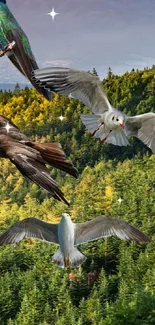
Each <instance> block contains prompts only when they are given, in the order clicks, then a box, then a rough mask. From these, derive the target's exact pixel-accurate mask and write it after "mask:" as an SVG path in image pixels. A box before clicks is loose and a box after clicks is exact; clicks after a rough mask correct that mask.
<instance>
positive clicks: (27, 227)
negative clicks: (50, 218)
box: [0, 218, 59, 246]
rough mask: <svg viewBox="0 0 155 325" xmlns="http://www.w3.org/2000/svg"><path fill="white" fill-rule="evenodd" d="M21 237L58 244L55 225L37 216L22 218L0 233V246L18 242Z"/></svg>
mask: <svg viewBox="0 0 155 325" xmlns="http://www.w3.org/2000/svg"><path fill="white" fill-rule="evenodd" d="M23 238H34V239H39V240H44V241H47V242H51V243H54V244H58V243H59V242H58V235H57V225H55V224H49V223H47V222H44V221H42V220H40V219H37V218H27V219H24V220H22V221H19V222H17V223H16V224H15V225H13V226H12V227H10V228H9V229H8V230H7V231H6V232H4V233H3V234H2V235H0V246H3V245H7V244H14V243H18V242H20V241H21V240H22V239H23Z"/></svg>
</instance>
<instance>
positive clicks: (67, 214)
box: [62, 213, 70, 220]
mask: <svg viewBox="0 0 155 325" xmlns="http://www.w3.org/2000/svg"><path fill="white" fill-rule="evenodd" d="M62 217H63V218H64V219H66V220H68V219H70V215H69V213H63V215H62Z"/></svg>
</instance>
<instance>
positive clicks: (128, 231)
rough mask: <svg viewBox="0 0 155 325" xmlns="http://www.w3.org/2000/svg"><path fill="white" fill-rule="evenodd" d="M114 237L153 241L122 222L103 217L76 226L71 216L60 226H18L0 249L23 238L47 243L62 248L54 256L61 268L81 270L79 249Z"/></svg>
mask: <svg viewBox="0 0 155 325" xmlns="http://www.w3.org/2000/svg"><path fill="white" fill-rule="evenodd" d="M112 235H116V236H117V237H119V238H120V239H124V240H133V241H135V242H150V241H151V239H150V238H149V237H148V236H147V235H145V234H144V233H143V232H141V231H140V230H138V229H137V228H135V227H133V226H131V225H129V224H128V223H127V222H125V221H123V220H120V219H113V218H112V217H108V216H104V215H101V216H100V217H97V218H95V219H93V220H91V221H87V222H84V223H77V224H76V223H72V221H71V218H70V215H69V214H68V213H64V214H63V215H62V218H61V220H60V223H59V224H50V223H47V222H44V221H41V220H39V219H37V218H27V219H24V220H22V221H19V222H17V223H16V224H15V225H14V226H12V227H10V228H9V229H8V230H7V231H6V232H4V233H3V234H2V235H1V236H0V246H2V245H6V244H14V243H18V242H19V241H21V240H22V239H23V238H35V239H39V240H43V241H47V242H50V243H53V244H57V245H59V246H60V248H59V249H58V250H57V251H56V253H55V254H54V255H53V256H52V260H53V261H55V263H56V264H57V265H58V266H61V267H67V266H79V265H80V264H82V263H83V262H84V261H85V260H86V257H85V256H84V255H83V254H82V253H81V252H80V251H79V250H78V249H77V248H76V246H78V245H81V244H84V243H87V242H90V241H93V240H96V239H99V238H103V237H109V236H112Z"/></svg>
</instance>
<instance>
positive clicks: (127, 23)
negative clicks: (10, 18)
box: [0, 0, 155, 83]
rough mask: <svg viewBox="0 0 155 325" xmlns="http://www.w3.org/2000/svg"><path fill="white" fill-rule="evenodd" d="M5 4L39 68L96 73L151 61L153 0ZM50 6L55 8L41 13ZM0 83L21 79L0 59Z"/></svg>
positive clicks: (154, 54)
mask: <svg viewBox="0 0 155 325" xmlns="http://www.w3.org/2000/svg"><path fill="white" fill-rule="evenodd" d="M7 4H8V7H9V8H10V10H11V11H12V13H13V14H14V16H15V17H16V19H17V20H18V22H19V23H20V25H21V27H22V28H23V30H24V31H25V33H26V34H27V36H28V38H29V41H30V43H31V47H32V51H33V53H34V55H35V57H36V60H37V62H38V64H39V66H40V67H45V66H66V67H71V68H75V69H81V70H92V69H93V67H95V68H96V70H97V72H98V74H99V76H100V77H101V78H103V77H105V76H106V75H107V71H108V67H111V69H112V71H113V73H115V74H123V73H124V72H126V71H130V70H131V69H132V68H135V69H143V68H144V67H146V66H148V67H151V66H152V65H153V64H155V37H154V34H155V32H154V31H155V1H154V0H130V1H129V0H78V1H77V0H24V1H23V0H13V1H12V0H7ZM53 7H54V9H55V11H56V12H58V13H59V15H57V16H56V17H55V20H54V22H53V21H52V17H51V16H49V15H47V14H46V13H48V12H50V11H51V10H52V8H53ZM0 71H1V73H0V83H12V82H13V83H16V82H19V83H27V81H26V79H25V78H24V77H22V76H21V74H20V73H19V72H17V71H16V69H15V68H14V67H13V65H12V64H11V63H10V62H9V60H8V58H7V57H4V58H0Z"/></svg>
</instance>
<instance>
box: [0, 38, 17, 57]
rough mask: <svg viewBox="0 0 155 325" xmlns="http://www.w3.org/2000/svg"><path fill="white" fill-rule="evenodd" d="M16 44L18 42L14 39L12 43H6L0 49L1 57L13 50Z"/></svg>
mask: <svg viewBox="0 0 155 325" xmlns="http://www.w3.org/2000/svg"><path fill="white" fill-rule="evenodd" d="M15 46H16V42H15V41H13V42H11V43H9V44H8V45H6V46H5V47H4V48H3V50H1V51H0V57H2V56H3V55H5V53H7V52H11V51H12V50H13V49H14V48H15Z"/></svg>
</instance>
